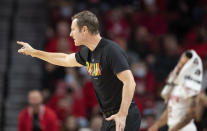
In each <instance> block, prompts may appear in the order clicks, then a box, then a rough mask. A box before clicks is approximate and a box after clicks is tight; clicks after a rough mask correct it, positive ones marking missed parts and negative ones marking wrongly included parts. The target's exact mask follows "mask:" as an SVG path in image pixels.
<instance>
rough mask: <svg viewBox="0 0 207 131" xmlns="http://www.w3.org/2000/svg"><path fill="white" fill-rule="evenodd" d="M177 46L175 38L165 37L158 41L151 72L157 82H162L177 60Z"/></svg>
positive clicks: (178, 52)
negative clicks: (158, 45) (158, 46)
mask: <svg viewBox="0 0 207 131" xmlns="http://www.w3.org/2000/svg"><path fill="white" fill-rule="evenodd" d="M179 54H180V51H179V46H178V43H177V39H176V37H174V36H172V35H165V36H164V37H163V38H162V39H161V41H160V50H159V52H158V54H157V55H156V59H155V65H154V69H153V72H154V73H155V76H156V79H157V80H158V81H163V80H164V79H165V78H166V77H167V75H168V74H169V72H170V71H171V70H172V69H173V67H174V66H175V65H176V63H177V61H178V58H179Z"/></svg>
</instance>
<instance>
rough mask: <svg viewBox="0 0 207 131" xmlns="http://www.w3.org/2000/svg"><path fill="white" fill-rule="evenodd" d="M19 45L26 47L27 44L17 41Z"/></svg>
mask: <svg viewBox="0 0 207 131" xmlns="http://www.w3.org/2000/svg"><path fill="white" fill-rule="evenodd" d="M17 44H19V45H22V46H24V45H25V44H26V43H25V42H22V41H17Z"/></svg>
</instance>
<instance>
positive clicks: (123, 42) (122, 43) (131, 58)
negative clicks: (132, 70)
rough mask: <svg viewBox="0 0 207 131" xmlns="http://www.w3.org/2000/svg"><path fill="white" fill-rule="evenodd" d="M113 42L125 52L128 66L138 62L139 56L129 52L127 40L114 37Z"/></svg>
mask: <svg viewBox="0 0 207 131" xmlns="http://www.w3.org/2000/svg"><path fill="white" fill-rule="evenodd" d="M113 40H114V41H115V42H117V44H119V46H120V47H121V48H122V49H123V50H124V51H125V52H126V54H127V56H128V62H129V65H132V64H133V63H135V62H137V61H138V60H139V56H138V55H137V53H135V52H133V51H131V50H130V49H129V48H128V45H127V38H125V37H116V38H114V39H113Z"/></svg>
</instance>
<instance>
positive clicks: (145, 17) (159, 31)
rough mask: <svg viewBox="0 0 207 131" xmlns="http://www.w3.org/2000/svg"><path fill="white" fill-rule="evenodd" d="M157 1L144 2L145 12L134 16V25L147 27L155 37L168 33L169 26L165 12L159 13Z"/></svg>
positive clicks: (148, 0) (146, 0) (147, 0)
mask: <svg viewBox="0 0 207 131" xmlns="http://www.w3.org/2000/svg"><path fill="white" fill-rule="evenodd" d="M155 2H156V0H143V3H144V10H143V11H141V12H139V11H138V12H136V13H135V14H134V24H137V23H139V24H140V25H142V26H145V27H146V28H147V29H148V30H149V32H150V33H152V34H153V35H155V36H160V35H164V34H166V33H167V30H168V26H167V21H166V17H164V15H163V13H164V12H159V11H158V9H157V6H156V3H155Z"/></svg>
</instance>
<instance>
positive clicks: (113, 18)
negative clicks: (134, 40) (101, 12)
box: [105, 7, 131, 39]
mask: <svg viewBox="0 0 207 131" xmlns="http://www.w3.org/2000/svg"><path fill="white" fill-rule="evenodd" d="M105 24H106V32H107V36H108V37H109V38H111V39H113V38H115V37H117V36H120V37H125V38H127V39H128V38H129V35H130V31H131V28H130V25H129V23H128V20H127V19H126V17H125V15H124V12H123V10H122V8H121V7H116V8H114V9H112V10H111V11H109V12H106V14H105Z"/></svg>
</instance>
